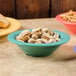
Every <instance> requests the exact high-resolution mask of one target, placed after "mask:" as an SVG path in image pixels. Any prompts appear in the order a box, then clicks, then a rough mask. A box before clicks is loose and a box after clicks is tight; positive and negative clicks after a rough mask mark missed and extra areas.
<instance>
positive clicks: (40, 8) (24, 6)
mask: <svg viewBox="0 0 76 76" xmlns="http://www.w3.org/2000/svg"><path fill="white" fill-rule="evenodd" d="M49 1H50V0H16V13H17V15H16V16H17V18H38V17H49Z"/></svg>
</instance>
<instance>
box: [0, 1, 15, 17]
mask: <svg viewBox="0 0 76 76" xmlns="http://www.w3.org/2000/svg"><path fill="white" fill-rule="evenodd" d="M14 3H15V2H14V0H0V13H2V14H3V15H5V16H10V17H14V16H15V6H14Z"/></svg>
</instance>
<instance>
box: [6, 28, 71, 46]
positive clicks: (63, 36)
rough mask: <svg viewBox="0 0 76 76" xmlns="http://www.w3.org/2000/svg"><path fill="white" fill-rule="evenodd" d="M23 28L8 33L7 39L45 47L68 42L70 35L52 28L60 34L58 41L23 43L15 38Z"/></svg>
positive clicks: (16, 42)
mask: <svg viewBox="0 0 76 76" xmlns="http://www.w3.org/2000/svg"><path fill="white" fill-rule="evenodd" d="M28 30H32V29H28ZM22 31H23V30H20V31H16V32H13V33H11V34H9V35H8V36H7V39H8V40H9V41H10V42H12V43H14V44H17V45H26V46H41V47H42V46H45V47H48V46H57V45H61V44H64V43H66V42H68V41H69V40H70V36H69V35H68V34H66V33H64V32H61V31H57V30H53V31H54V32H56V33H58V34H59V35H60V36H61V40H60V41H58V42H54V43H46V44H34V43H25V42H20V41H18V40H16V36H18V35H19V34H20V33H21V32H22Z"/></svg>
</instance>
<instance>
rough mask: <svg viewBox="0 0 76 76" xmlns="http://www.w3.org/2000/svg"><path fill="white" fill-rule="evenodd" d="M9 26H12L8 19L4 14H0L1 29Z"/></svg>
mask: <svg viewBox="0 0 76 76" xmlns="http://www.w3.org/2000/svg"><path fill="white" fill-rule="evenodd" d="M9 25H10V22H9V21H8V19H7V18H6V17H5V16H3V15H2V14H0V28H6V27H8V26H9Z"/></svg>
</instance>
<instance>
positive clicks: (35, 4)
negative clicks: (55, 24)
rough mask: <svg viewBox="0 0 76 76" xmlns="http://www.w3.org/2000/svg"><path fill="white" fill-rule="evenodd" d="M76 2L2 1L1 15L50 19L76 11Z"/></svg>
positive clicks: (0, 4)
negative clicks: (69, 11)
mask: <svg viewBox="0 0 76 76" xmlns="http://www.w3.org/2000/svg"><path fill="white" fill-rule="evenodd" d="M75 5H76V0H0V13H2V14H3V15H5V16H9V17H14V18H18V19H32V18H49V17H55V16H56V15H57V14H59V13H63V12H67V11H68V10H74V11H75V10H76V6H75Z"/></svg>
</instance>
